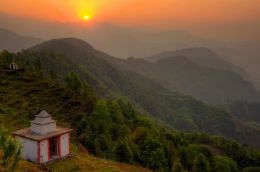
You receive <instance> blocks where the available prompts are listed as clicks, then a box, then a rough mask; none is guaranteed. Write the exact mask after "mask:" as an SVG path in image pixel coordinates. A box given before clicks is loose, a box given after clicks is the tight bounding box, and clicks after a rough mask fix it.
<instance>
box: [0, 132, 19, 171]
mask: <svg viewBox="0 0 260 172" xmlns="http://www.w3.org/2000/svg"><path fill="white" fill-rule="evenodd" d="M0 151H2V152H3V156H2V157H1V156H0V158H1V159H0V164H1V165H2V166H3V167H4V169H5V170H6V171H12V172H14V170H15V168H16V166H17V163H18V161H19V160H20V153H21V146H20V145H19V144H18V143H17V142H16V141H15V140H14V139H13V138H12V137H11V136H8V135H6V134H4V131H3V129H0Z"/></svg>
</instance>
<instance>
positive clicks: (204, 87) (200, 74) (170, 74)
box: [115, 48, 260, 104]
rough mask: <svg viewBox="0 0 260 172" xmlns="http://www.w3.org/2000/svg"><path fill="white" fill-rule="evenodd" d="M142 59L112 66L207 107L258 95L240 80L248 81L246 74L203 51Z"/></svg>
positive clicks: (254, 97)
mask: <svg viewBox="0 0 260 172" xmlns="http://www.w3.org/2000/svg"><path fill="white" fill-rule="evenodd" d="M144 59H145V60H143V59H135V58H129V59H128V60H121V61H117V62H115V64H116V65H117V66H118V67H119V68H121V69H127V70H130V71H133V72H137V73H139V74H141V75H143V76H145V77H148V78H150V79H153V80H156V81H158V82H159V83H161V84H162V85H163V86H164V87H165V88H167V89H169V90H172V91H179V92H182V93H185V94H187V95H192V96H194V97H196V98H199V99H201V100H203V101H206V102H208V103H211V104H225V103H228V102H233V101H236V100H247V101H249V102H255V101H259V100H260V95H259V91H258V90H257V89H256V88H255V87H254V85H253V84H251V83H250V82H249V81H247V80H246V79H244V78H248V77H247V74H246V72H244V71H243V70H242V69H241V68H239V67H237V66H235V65H233V64H231V63H228V62H226V61H224V60H222V59H221V58H220V57H218V56H217V55H216V54H215V53H214V52H212V51H211V50H209V49H207V48H189V49H182V50H178V51H173V52H165V53H160V54H157V55H154V56H150V57H146V58H144ZM149 61H150V62H149Z"/></svg>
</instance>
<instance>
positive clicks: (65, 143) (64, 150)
mask: <svg viewBox="0 0 260 172" xmlns="http://www.w3.org/2000/svg"><path fill="white" fill-rule="evenodd" d="M69 138H70V137H69V133H66V134H63V135H61V136H60V144H61V145H60V149H61V150H60V151H61V157H64V156H67V155H69V153H70V152H69Z"/></svg>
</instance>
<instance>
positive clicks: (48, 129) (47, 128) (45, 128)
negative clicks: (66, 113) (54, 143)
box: [41, 122, 56, 135]
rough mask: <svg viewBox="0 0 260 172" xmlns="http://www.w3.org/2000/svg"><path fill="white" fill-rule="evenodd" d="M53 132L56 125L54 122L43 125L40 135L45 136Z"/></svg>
mask: <svg viewBox="0 0 260 172" xmlns="http://www.w3.org/2000/svg"><path fill="white" fill-rule="evenodd" d="M53 131H56V123H55V122H54V123H50V124H47V125H43V126H42V131H41V133H42V134H43V135H44V134H47V133H50V132H53Z"/></svg>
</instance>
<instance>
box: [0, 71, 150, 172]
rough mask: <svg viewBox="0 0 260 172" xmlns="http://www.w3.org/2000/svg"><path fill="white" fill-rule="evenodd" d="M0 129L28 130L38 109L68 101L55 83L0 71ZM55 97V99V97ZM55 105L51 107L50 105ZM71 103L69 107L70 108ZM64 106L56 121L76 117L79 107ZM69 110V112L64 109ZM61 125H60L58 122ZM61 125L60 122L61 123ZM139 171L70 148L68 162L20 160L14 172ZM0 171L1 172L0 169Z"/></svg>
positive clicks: (132, 167) (53, 107) (143, 170)
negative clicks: (40, 163) (44, 171)
mask: <svg viewBox="0 0 260 172" xmlns="http://www.w3.org/2000/svg"><path fill="white" fill-rule="evenodd" d="M0 78H1V80H0V126H1V127H3V128H5V129H7V130H8V132H9V133H10V132H12V131H14V130H17V129H20V128H23V127H28V126H29V123H28V122H29V120H30V119H33V116H34V115H35V114H36V112H37V111H38V110H39V109H40V108H44V109H48V110H50V111H51V112H54V109H56V108H57V107H61V105H64V101H66V99H68V97H66V95H63V94H64V90H63V89H62V88H59V87H57V85H56V84H55V83H52V82H50V81H48V80H45V79H42V78H37V77H34V76H28V75H27V76H26V75H24V74H23V73H20V74H19V72H18V73H9V74H7V73H6V72H5V71H4V70H3V69H2V68H0ZM57 95H58V96H57ZM50 102H55V104H53V103H50ZM72 104H73V105H72ZM72 104H70V103H68V104H67V105H66V106H67V108H64V109H66V112H65V111H62V110H61V111H59V112H57V114H59V115H57V114H56V115H55V117H56V119H60V120H61V119H64V115H66V114H70V113H73V114H74V115H75V116H77V115H76V114H77V113H79V112H80V111H82V107H83V106H84V105H82V104H76V103H75V102H74V103H72ZM68 109H70V110H68ZM61 123H63V122H61ZM63 124H64V123H63ZM42 170H51V171H57V172H58V171H73V170H74V171H108V172H110V171H111V172H116V171H136V172H137V171H140V172H146V171H147V172H148V171H150V170H147V169H144V168H141V167H136V166H132V165H127V164H121V163H116V162H113V161H109V160H104V159H99V158H95V157H93V156H91V155H87V154H84V153H79V152H78V151H77V150H76V149H73V156H71V157H70V158H68V159H65V160H61V161H57V162H54V163H49V164H47V165H46V166H39V165H37V164H33V163H30V162H27V161H20V163H19V165H18V171H21V172H26V171H30V172H31V171H36V172H37V171H42ZM0 171H1V169H0Z"/></svg>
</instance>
